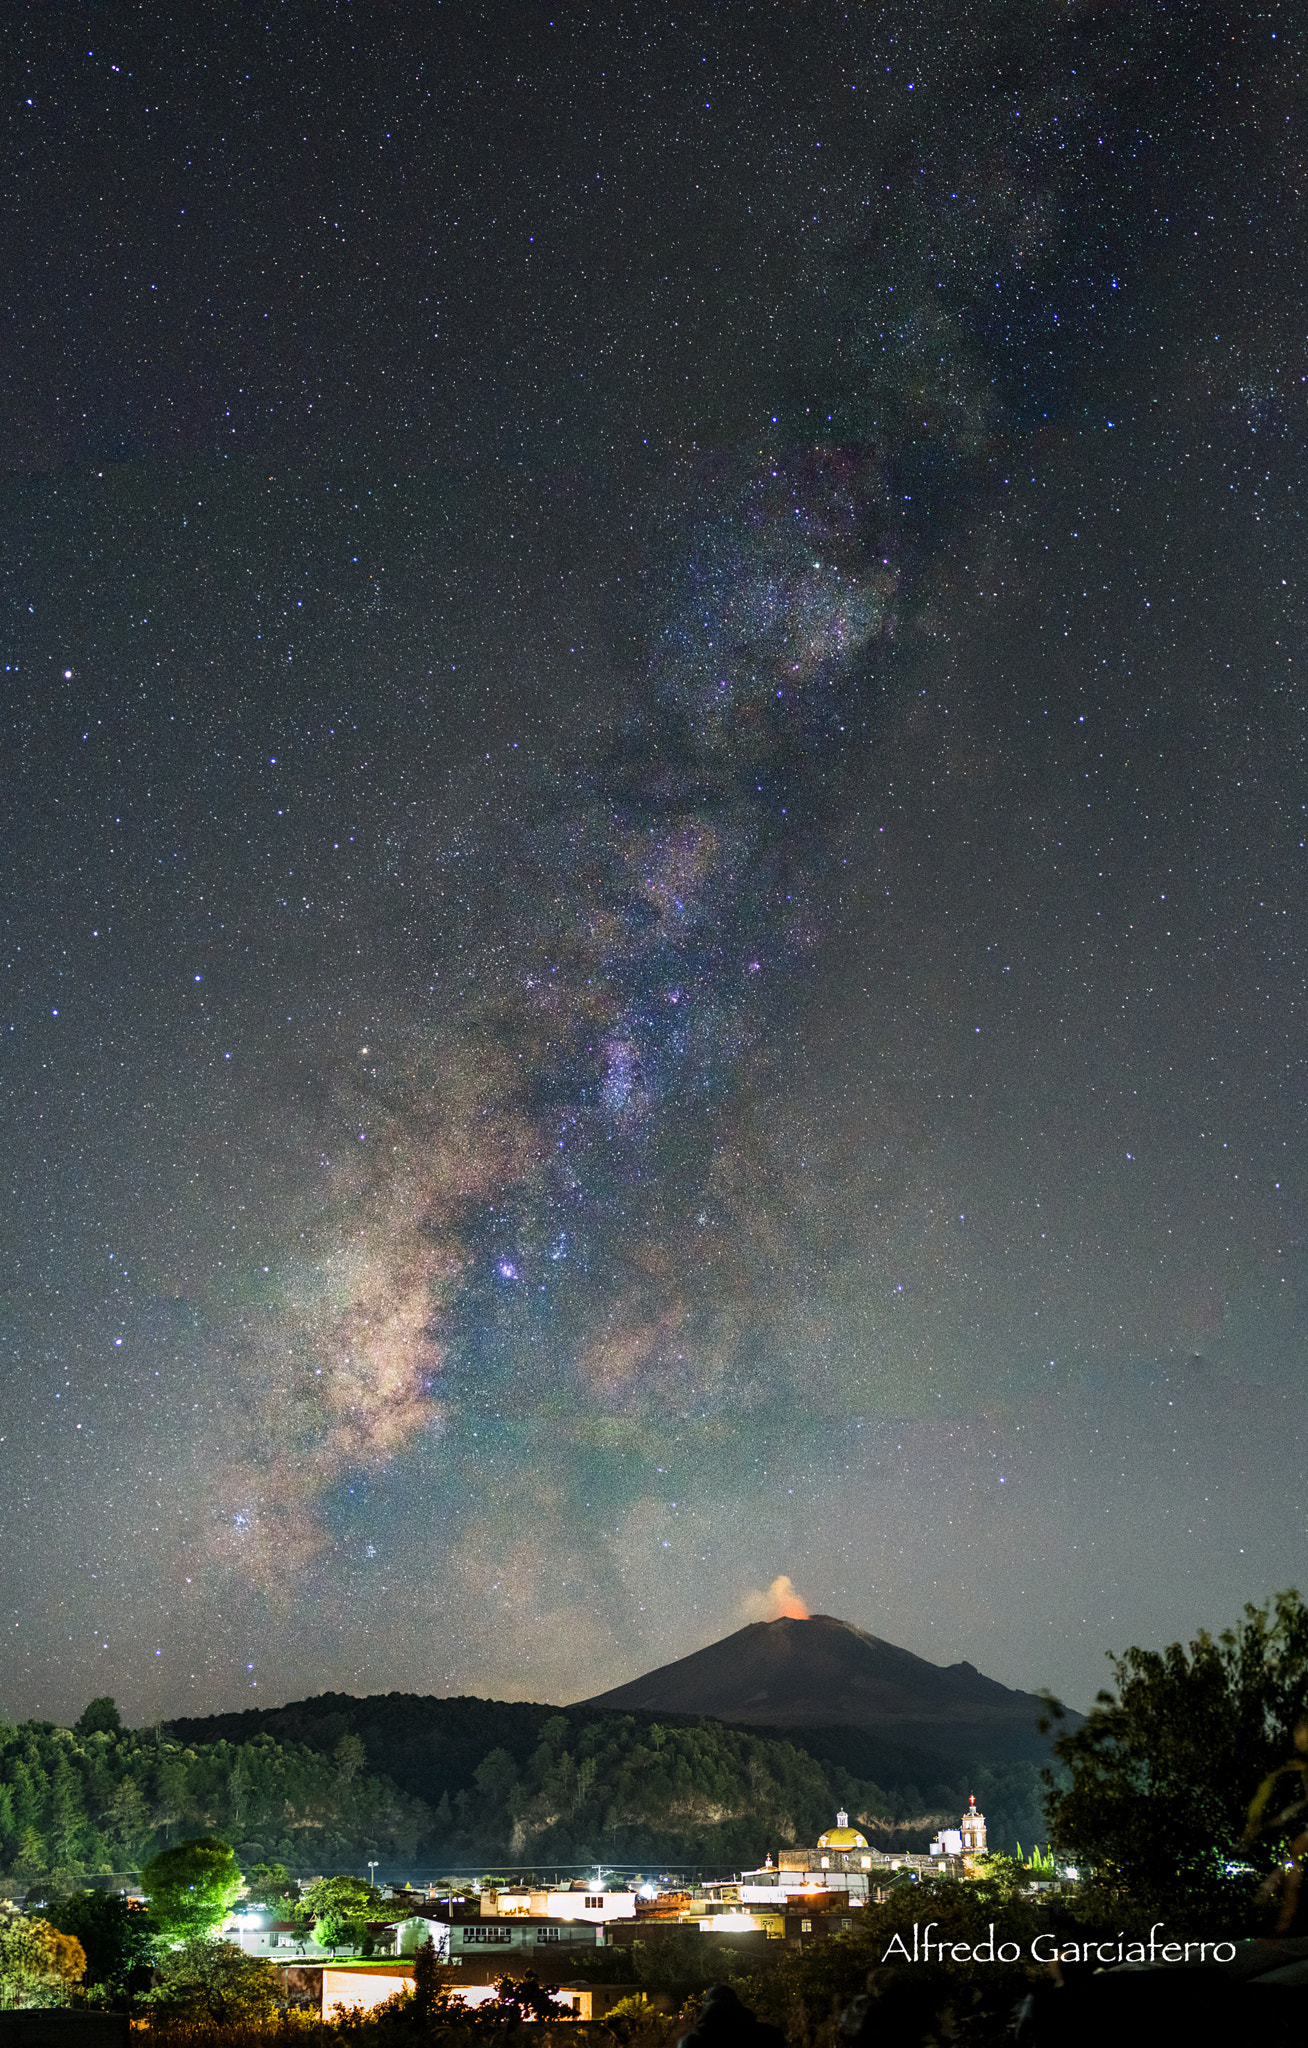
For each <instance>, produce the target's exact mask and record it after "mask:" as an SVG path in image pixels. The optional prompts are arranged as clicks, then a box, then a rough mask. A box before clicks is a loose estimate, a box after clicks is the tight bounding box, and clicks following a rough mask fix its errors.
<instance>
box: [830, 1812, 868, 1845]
mask: <svg viewBox="0 0 1308 2048" xmlns="http://www.w3.org/2000/svg"><path fill="white" fill-rule="evenodd" d="M866 1847H867V1843H866V1841H865V1840H864V1838H863V1836H862V1835H860V1833H859V1831H858V1829H857V1828H851V1826H850V1825H849V1815H848V1814H847V1813H843V1812H842V1813H838V1814H837V1815H836V1825H835V1826H834V1827H833V1828H828V1829H827V1831H826V1833H825V1835H819V1836H818V1848H819V1849H866Z"/></svg>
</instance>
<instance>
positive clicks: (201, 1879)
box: [141, 1835, 241, 1941]
mask: <svg viewBox="0 0 1308 2048" xmlns="http://www.w3.org/2000/svg"><path fill="white" fill-rule="evenodd" d="M141 1889H142V1890H143V1891H144V1892H145V1894H146V1897H147V1898H148V1899H149V1901H150V1911H151V1915H152V1917H153V1919H154V1921H155V1924H156V1926H157V1927H158V1929H159V1931H160V1933H161V1934H163V1935H165V1936H167V1937H169V1938H170V1939H172V1940H174V1941H187V1940H190V1939H192V1938H193V1937H195V1936H197V1935H205V1934H210V1933H212V1932H213V1931H214V1929H215V1928H218V1927H221V1926H222V1923H223V1921H224V1920H225V1919H226V1918H227V1915H228V1913H229V1912H230V1911H231V1907H232V1903H233V1901H234V1900H235V1898H236V1894H237V1893H238V1892H239V1890H240V1889H241V1872H240V1868H239V1866H238V1864H237V1861H236V1858H235V1856H233V1854H232V1852H231V1849H230V1848H229V1847H228V1845H227V1843H226V1842H224V1841H221V1840H220V1839H219V1837H218V1836H217V1835H197V1836H196V1838H195V1840H194V1841H190V1842H178V1843H177V1845H176V1846H175V1847H174V1848H172V1849H165V1850H164V1851H163V1852H162V1854H161V1855H158V1856H155V1857H152V1858H151V1860H150V1862H149V1863H147V1864H146V1866H145V1868H144V1870H143V1871H142V1872H141Z"/></svg>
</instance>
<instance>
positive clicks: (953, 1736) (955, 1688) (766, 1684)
mask: <svg viewBox="0 0 1308 2048" xmlns="http://www.w3.org/2000/svg"><path fill="white" fill-rule="evenodd" d="M575 1704H576V1706H578V1707H584V1708H587V1709H590V1710H593V1711H599V1712H615V1711H617V1712H621V1711H624V1710H625V1711H627V1712H639V1713H659V1712H664V1713H677V1714H700V1715H704V1716H706V1717H708V1718H711V1719H713V1720H717V1721H722V1722H725V1723H726V1724H727V1725H729V1726H736V1727H742V1728H758V1729H760V1730H762V1729H764V1728H775V1729H777V1730H782V1729H787V1730H795V1731H799V1730H802V1729H805V1728H813V1729H818V1728H824V1727H826V1728H836V1727H843V1728H864V1729H868V1730H870V1731H872V1732H874V1733H875V1734H876V1735H878V1736H879V1737H881V1738H882V1739H883V1740H886V1741H888V1742H893V1743H896V1744H900V1745H903V1746H904V1747H911V1748H916V1749H921V1750H932V1751H935V1752H936V1753H937V1754H939V1755H941V1756H949V1757H962V1756H968V1757H977V1758H983V1757H990V1758H993V1759H995V1760H996V1761H998V1760H1001V1759H1002V1760H1017V1759H1018V1758H1023V1757H1031V1758H1036V1757H1044V1756H1045V1755H1047V1754H1048V1748H1049V1743H1048V1737H1047V1735H1046V1734H1044V1733H1042V1732H1041V1730H1040V1727H1039V1725H1038V1724H1039V1722H1040V1720H1041V1719H1042V1717H1044V1716H1046V1715H1047V1712H1048V1706H1047V1702H1046V1701H1045V1699H1044V1698H1043V1697H1042V1696H1041V1695H1040V1694H1037V1693H1029V1692H1022V1691H1019V1690H1017V1689H1015V1688H1014V1687H1011V1686H1006V1685H1002V1684H1001V1683H1000V1681H999V1680H998V1679H994V1678H988V1677H986V1675H985V1674H984V1673H983V1672H981V1671H978V1669H977V1668H976V1666H975V1665H974V1664H971V1663H969V1662H968V1661H967V1660H966V1659H960V1660H959V1661H958V1662H956V1663H954V1664H947V1665H941V1664H932V1663H930V1662H929V1661H928V1659H926V1658H925V1657H919V1656H917V1655H916V1653H915V1652H913V1651H912V1650H905V1649H902V1648H901V1647H900V1646H899V1645H898V1644H897V1643H891V1642H887V1641H885V1640H884V1638H882V1637H880V1636H874V1635H872V1634H871V1632H870V1631H868V1630H866V1629H860V1628H857V1627H856V1626H855V1625H854V1624H853V1623H852V1622H847V1621H842V1620H840V1618H839V1617H838V1616H836V1615H831V1614H814V1615H810V1616H808V1617H806V1618H804V1619H799V1618H796V1617H791V1616H783V1617H781V1618H780V1619H778V1620H776V1621H755V1622H748V1623H747V1624H746V1625H745V1627H744V1628H741V1629H737V1630H736V1631H735V1632H734V1633H733V1634H732V1635H729V1636H724V1637H722V1638H721V1639H720V1640H719V1641H718V1642H716V1643H709V1644H706V1645H705V1646H704V1648H702V1649H700V1650H694V1651H692V1652H691V1653H690V1654H689V1655H688V1656H686V1657H679V1658H676V1659H674V1660H673V1661H672V1662H671V1663H669V1664H663V1665H659V1666H657V1667H656V1668H655V1669H654V1670H653V1671H647V1672H644V1673H642V1674H641V1676H640V1677H638V1678H634V1679H630V1680H628V1681H627V1682H626V1683H625V1684H623V1685H619V1686H612V1687H610V1688H609V1689H608V1690H607V1691H605V1692H602V1693H596V1694H594V1695H592V1696H591V1697H590V1698H588V1699H584V1700H579V1701H577V1702H576V1703H575ZM1080 1720H1081V1716H1080V1715H1079V1714H1076V1713H1072V1712H1069V1713H1068V1716H1067V1721H1068V1723H1070V1724H1071V1725H1073V1726H1075V1725H1077V1724H1078V1723H1079V1722H1080Z"/></svg>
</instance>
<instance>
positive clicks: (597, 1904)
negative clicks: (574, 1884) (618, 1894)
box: [586, 1893, 604, 1913]
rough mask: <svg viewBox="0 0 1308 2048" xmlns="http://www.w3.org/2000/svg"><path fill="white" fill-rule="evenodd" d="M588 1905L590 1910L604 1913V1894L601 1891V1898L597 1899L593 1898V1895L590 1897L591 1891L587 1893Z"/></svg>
mask: <svg viewBox="0 0 1308 2048" xmlns="http://www.w3.org/2000/svg"><path fill="white" fill-rule="evenodd" d="M586 1906H587V1910H588V1911H590V1912H592V1913H602V1912H603V1911H604V1897H603V1894H602V1893H601V1894H600V1896H599V1898H597V1899H593V1898H591V1897H590V1895H589V1893H588V1894H587V1896H586Z"/></svg>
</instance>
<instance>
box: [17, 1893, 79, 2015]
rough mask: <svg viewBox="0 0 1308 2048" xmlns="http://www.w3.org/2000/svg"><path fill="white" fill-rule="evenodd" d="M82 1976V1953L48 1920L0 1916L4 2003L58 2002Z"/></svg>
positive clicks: (45, 2003) (64, 1999)
mask: <svg viewBox="0 0 1308 2048" xmlns="http://www.w3.org/2000/svg"><path fill="white" fill-rule="evenodd" d="M85 1975H86V1953H85V1951H84V1949H83V1947H82V1944H81V1942H80V1941H78V1940H77V1939H76V1938H75V1937H74V1936H73V1935H71V1934H61V1933H60V1931H59V1929H58V1928H57V1927H52V1926H51V1925H50V1923H49V1921H48V1920H26V1919H23V1918H22V1917H21V1916H19V1915H17V1914H8V1913H7V1914H5V1915H4V1916H3V1917H0V1999H2V2000H3V2002H4V2004H6V2005H58V2004H61V2003H63V2002H65V2001H66V2000H67V1998H68V1995H69V1993H70V1991H71V1990H72V1989H73V1986H74V1985H76V1984H80V1983H81V1981H82V1979H83V1977H84V1976H85Z"/></svg>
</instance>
